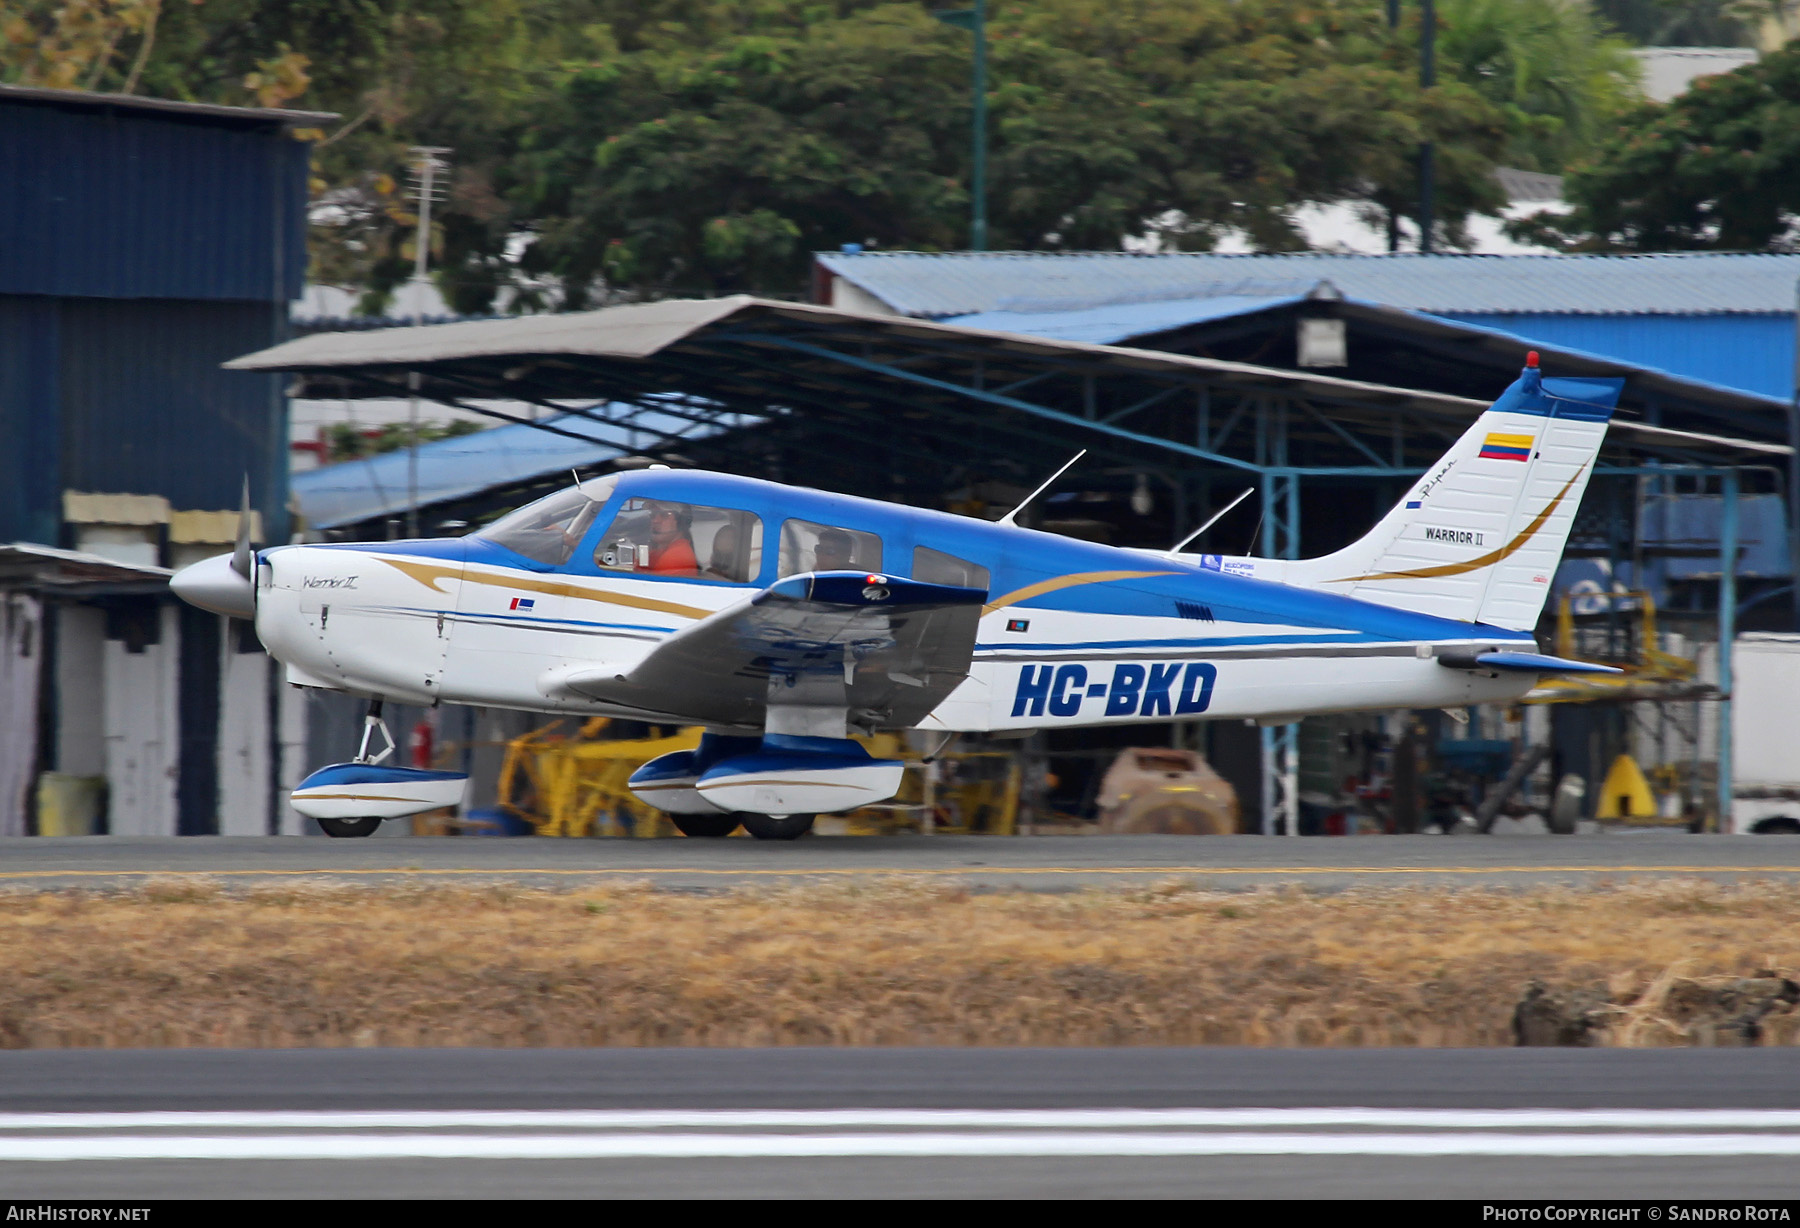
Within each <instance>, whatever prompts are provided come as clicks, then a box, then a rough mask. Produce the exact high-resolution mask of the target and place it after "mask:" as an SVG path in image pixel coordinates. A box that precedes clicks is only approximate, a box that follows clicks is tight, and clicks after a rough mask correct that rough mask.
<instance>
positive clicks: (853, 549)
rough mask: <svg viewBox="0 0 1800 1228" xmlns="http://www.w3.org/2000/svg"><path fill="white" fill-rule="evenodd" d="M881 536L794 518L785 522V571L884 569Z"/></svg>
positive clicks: (792, 574)
mask: <svg viewBox="0 0 1800 1228" xmlns="http://www.w3.org/2000/svg"><path fill="white" fill-rule="evenodd" d="M880 570H881V538H880V537H878V536H876V535H875V534H873V533H864V532H863V531H862V530H860V529H840V528H838V527H837V526H836V525H829V524H814V523H813V522H812V521H810V520H790V521H787V522H786V523H785V524H783V525H782V526H781V574H782V575H784V576H797V575H799V574H800V573H802V572H807V571H880Z"/></svg>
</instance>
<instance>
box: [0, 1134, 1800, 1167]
mask: <svg viewBox="0 0 1800 1228" xmlns="http://www.w3.org/2000/svg"><path fill="white" fill-rule="evenodd" d="M1223 1155H1339V1156H1348V1155H1367V1156H1537V1157H1556V1156H1617V1157H1627V1156H1635V1157H1645V1156H1800V1137H1797V1136H1794V1135H1783V1134H1623V1133H1618V1134H1600V1133H1595V1134H1483V1133H1469V1134H1458V1133H1441V1134H1426V1133H1420V1134H1288V1133H1266V1134H1241V1133H1238V1134H1233V1133H1219V1134H1209V1133H1201V1132H1195V1133H1184V1134H1166V1133H1142V1134H1131V1133H1120V1132H1107V1131H1060V1132H1052V1131H1039V1132H1032V1133H977V1132H968V1133H962V1132H958V1133H940V1132H930V1131H921V1132H917V1133H904V1134H896V1133H881V1134H655V1133H637V1132H634V1133H628V1134H627V1133H596V1134H535V1135H532V1134H513V1135H497V1134H485V1135H483V1134H347V1133H314V1134H272V1135H144V1134H139V1135H112V1134H100V1135H80V1134H76V1135H61V1136H58V1137H54V1138H21V1137H13V1138H8V1139H6V1140H4V1141H0V1160H354V1159H364V1160H368V1159H405V1158H415V1159H420V1158H422V1159H499V1160H528V1159H544V1160H563V1159H591V1160H599V1159H695V1158H703V1157H713V1158H733V1157H793V1158H798V1157H820V1156H920V1157H927V1156H930V1157H942V1158H956V1157H969V1158H985V1157H992V1156H1223Z"/></svg>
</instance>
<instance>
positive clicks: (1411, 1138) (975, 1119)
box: [0, 1108, 1800, 1161]
mask: <svg viewBox="0 0 1800 1228" xmlns="http://www.w3.org/2000/svg"><path fill="white" fill-rule="evenodd" d="M1226 1155H1246V1156H1248V1155H1321V1156H1328V1155H1337V1156H1353V1155H1367V1156H1518V1157H1559V1156H1560V1157H1576V1156H1588V1157H1654V1156H1800V1111H1796V1110H1788V1109H1578V1110H1568V1109H1365V1108H1286V1109H1261V1108H1258V1109H826V1110H804V1109H802V1110H747V1111H740V1110H694V1109H666V1110H665V1109H619V1110H566V1111H523V1110H520V1111H509V1110H499V1111H494V1110H468V1111H451V1112H390V1111H383V1112H298V1111H296V1112H149V1113H7V1114H0V1160H13V1161H46V1160H52V1161H53V1160H157V1159H180V1160H251V1159H257V1160H338V1159H404V1158H433V1159H502V1160H504V1159H685V1158H708V1157H711V1158H732V1157H772V1158H780V1157H789V1158H801V1157H828V1156H844V1157H859V1156H860V1157H873V1156H916V1157H937V1158H958V1157H965V1158H986V1157H1003V1156H1021V1157H1025V1156H1049V1157H1055V1156H1094V1157H1105V1156H1226Z"/></svg>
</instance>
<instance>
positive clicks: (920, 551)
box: [912, 546, 993, 591]
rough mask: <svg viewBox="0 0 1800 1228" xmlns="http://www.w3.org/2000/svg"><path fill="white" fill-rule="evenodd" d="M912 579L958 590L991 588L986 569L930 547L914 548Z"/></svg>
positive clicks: (978, 564)
mask: <svg viewBox="0 0 1800 1228" xmlns="http://www.w3.org/2000/svg"><path fill="white" fill-rule="evenodd" d="M912 578H913V579H915V580H918V581H921V582H922V583H925V584H953V585H956V586H957V587H958V588H979V589H982V590H984V591H985V590H987V589H990V588H992V587H993V585H992V583H991V578H990V577H989V575H988V569H987V568H985V567H983V566H982V565H981V564H980V563H971V562H969V560H968V559H959V558H957V557H956V556H955V555H954V554H945V553H944V552H943V551H942V550H933V549H932V548H931V547H930V546H917V547H914V549H913V571H912Z"/></svg>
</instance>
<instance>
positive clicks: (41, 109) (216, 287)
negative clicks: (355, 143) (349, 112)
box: [0, 86, 334, 545]
mask: <svg viewBox="0 0 1800 1228" xmlns="http://www.w3.org/2000/svg"><path fill="white" fill-rule="evenodd" d="M331 118H334V117H332V116H329V115H325V114H322V113H316V112H305V111H276V110H263V109H258V108H248V107H221V106H207V105H201V104H190V103H176V102H165V101H161V100H157V99H145V98H136V97H122V96H118V95H110V94H86V93H79V92H75V91H69V90H46V89H31V88H25V87H19V86H0V182H4V183H5V184H6V185H7V195H6V198H5V201H4V205H3V206H0V433H3V434H4V437H5V438H7V439H8V440H10V441H13V443H14V445H15V446H13V447H12V448H10V449H8V451H7V460H6V462H5V464H6V468H5V469H4V471H0V540H15V539H18V540H29V541H37V542H43V543H46V544H50V545H60V544H62V542H61V540H60V538H61V523H60V521H61V517H60V515H59V512H58V509H59V508H60V506H61V500H62V492H63V491H64V490H80V491H105V492H116V493H131V494H146V495H161V496H163V497H165V498H167V499H169V500H170V502H171V504H172V505H174V506H176V507H179V508H205V509H210V508H223V507H235V506H236V504H237V501H238V487H239V483H240V482H241V481H242V478H243V476H244V475H245V474H246V473H248V474H249V475H250V478H251V486H252V490H253V492H254V495H255V498H256V502H257V505H258V507H259V508H260V509H261V511H262V513H263V516H264V518H265V521H266V522H267V523H268V524H269V525H270V526H271V527H272V529H274V530H275V531H276V532H280V530H281V528H282V526H283V524H284V522H285V515H286V513H285V505H286V494H287V491H286V464H287V457H286V438H285V429H284V423H283V418H282V414H283V402H282V400H281V393H280V388H279V385H278V384H277V383H276V382H275V381H274V380H271V379H268V378H258V377H251V376H244V375H237V374H233V373H229V372H224V371H221V370H220V368H219V364H220V363H222V362H224V361H225V360H226V359H227V358H230V357H232V356H233V355H235V354H241V353H243V352H244V351H245V350H246V349H250V348H256V347H258V346H266V345H269V344H272V343H274V342H275V341H278V340H280V339H281V338H282V337H284V336H286V335H287V334H286V328H287V303H288V300H290V299H292V298H295V297H297V296H298V295H299V293H300V286H301V281H302V279H303V277H304V274H305V268H306V233H305V222H306V219H305V208H306V175H307V165H308V163H307V152H308V146H307V145H306V144H305V143H304V142H301V141H296V140H294V139H293V137H292V129H294V128H295V127H297V126H304V125H310V124H318V123H321V122H323V121H325V120H328V119H331Z"/></svg>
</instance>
